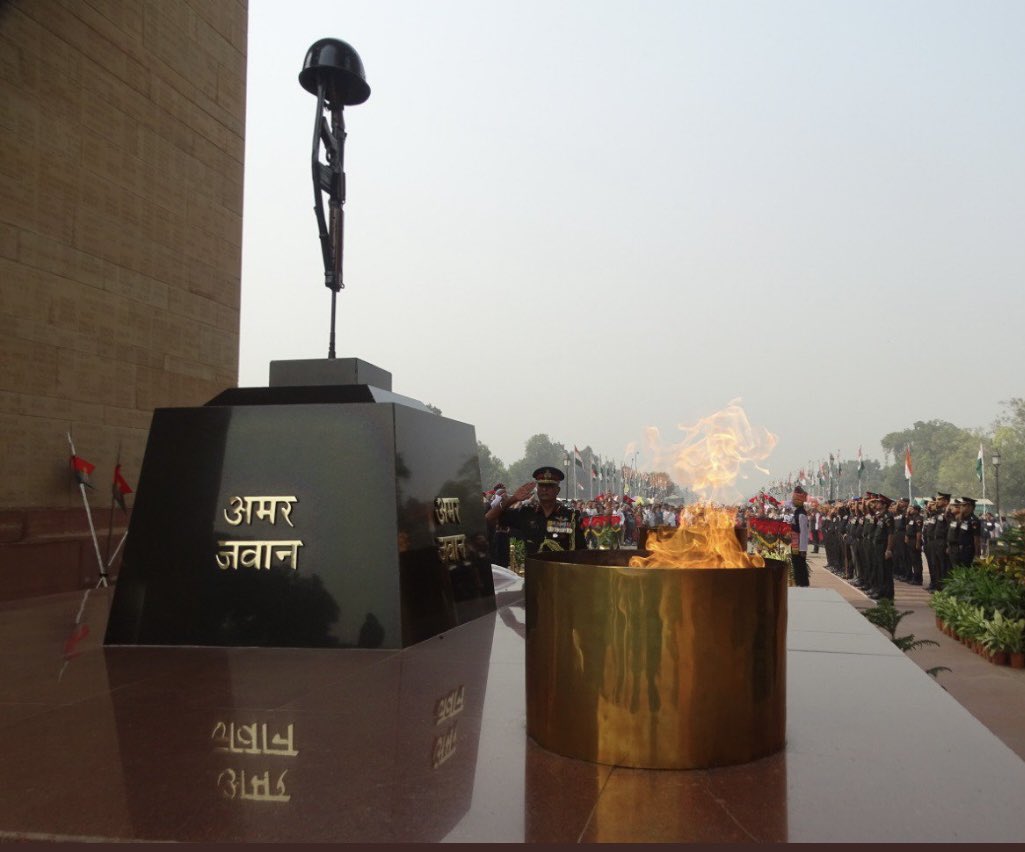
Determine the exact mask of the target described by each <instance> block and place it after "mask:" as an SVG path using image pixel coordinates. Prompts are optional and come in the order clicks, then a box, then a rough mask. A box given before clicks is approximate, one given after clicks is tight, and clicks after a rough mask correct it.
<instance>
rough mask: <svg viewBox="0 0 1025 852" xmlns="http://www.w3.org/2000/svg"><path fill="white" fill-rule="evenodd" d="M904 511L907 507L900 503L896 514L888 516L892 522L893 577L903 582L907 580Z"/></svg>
mask: <svg viewBox="0 0 1025 852" xmlns="http://www.w3.org/2000/svg"><path fill="white" fill-rule="evenodd" d="M906 510H907V507H906V506H905V505H904V502H903V501H901V502H900V503H899V504H898V510H897V512H896V514H894V515H891V516H890V518H891V520H892V522H893V539H892V542H893V547H892V549H891V552H892V554H893V557H892V558H893V576H894V577H897V578H898V579H900V580H904V581H905V582H907V580H908V579H909V575H908V559H907V549H906V547H905V546H904V535H905V529H906V527H907V518H906V517H905V515H904V512H905V511H906Z"/></svg>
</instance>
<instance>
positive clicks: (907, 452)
mask: <svg viewBox="0 0 1025 852" xmlns="http://www.w3.org/2000/svg"><path fill="white" fill-rule="evenodd" d="M904 478H905V479H911V447H905V448H904Z"/></svg>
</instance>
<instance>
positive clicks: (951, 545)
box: [943, 497, 961, 577]
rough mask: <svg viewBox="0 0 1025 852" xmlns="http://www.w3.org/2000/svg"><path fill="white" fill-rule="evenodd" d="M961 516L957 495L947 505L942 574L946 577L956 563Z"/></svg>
mask: <svg viewBox="0 0 1025 852" xmlns="http://www.w3.org/2000/svg"><path fill="white" fill-rule="evenodd" d="M960 516H961V498H960V497H959V498H958V499H957V500H955V501H954V502H953V503H951V504H950V505H949V506H948V507H947V541H946V548H945V550H944V553H945V555H946V559H944V560H943V576H944V577H946V576H947V575H948V574H949V573H950V571H951V569H952V568H953V567H954V566H955V565H956V564H958V561H957V560H958V552H957V545H958V519H959V518H960Z"/></svg>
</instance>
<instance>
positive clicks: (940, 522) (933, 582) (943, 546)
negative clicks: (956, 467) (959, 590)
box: [929, 492, 950, 592]
mask: <svg viewBox="0 0 1025 852" xmlns="http://www.w3.org/2000/svg"><path fill="white" fill-rule="evenodd" d="M936 500H937V501H939V502H942V501H944V500H950V495H949V494H944V493H943V492H938V493H937V494H936ZM948 521H949V518H948V515H947V507H946V506H943V505H937V507H936V516H935V523H933V525H932V536H931V541H932V552H931V553H930V557H929V577H930V582H929V590H930V591H934V592H936V591H939V590H940V589H942V588H943V579H944V577H946V576H947V571H948V568H949V565H948V557H947V526H948Z"/></svg>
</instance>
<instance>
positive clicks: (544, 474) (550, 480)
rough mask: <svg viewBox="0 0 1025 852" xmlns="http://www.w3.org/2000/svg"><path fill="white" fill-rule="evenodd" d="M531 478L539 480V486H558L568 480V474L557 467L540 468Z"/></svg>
mask: <svg viewBox="0 0 1025 852" xmlns="http://www.w3.org/2000/svg"><path fill="white" fill-rule="evenodd" d="M531 476H533V477H534V479H535V480H537V482H538V484H545V485H558V484H559V483H560V482H562V480H564V479H565V478H566V474H564V473H563V472H562V471H561V470H559V469H558V468H557V467H539V468H538V469H537V470H535V471H534V472H533V473H532V474H531Z"/></svg>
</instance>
